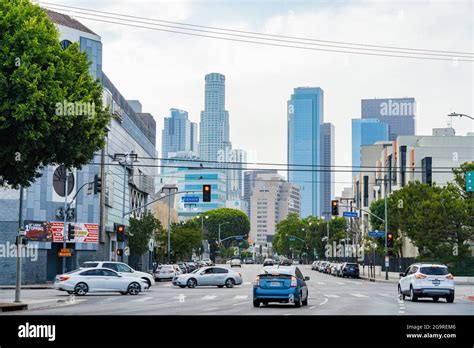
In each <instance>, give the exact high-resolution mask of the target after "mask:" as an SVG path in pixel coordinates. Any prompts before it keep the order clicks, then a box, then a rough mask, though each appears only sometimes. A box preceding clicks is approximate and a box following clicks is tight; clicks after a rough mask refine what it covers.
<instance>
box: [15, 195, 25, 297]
mask: <svg viewBox="0 0 474 348" xmlns="http://www.w3.org/2000/svg"><path fill="white" fill-rule="evenodd" d="M22 228H23V186H20V211H19V213H18V237H17V242H16V244H17V246H16V285H15V302H16V303H21V300H20V294H21V247H22V244H21V238H23V237H22V236H21V230H22Z"/></svg>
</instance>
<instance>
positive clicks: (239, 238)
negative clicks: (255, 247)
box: [235, 236, 244, 240]
mask: <svg viewBox="0 0 474 348" xmlns="http://www.w3.org/2000/svg"><path fill="white" fill-rule="evenodd" d="M235 239H236V240H242V239H244V236H235Z"/></svg>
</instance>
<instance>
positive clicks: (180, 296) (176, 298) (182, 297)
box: [171, 294, 186, 300]
mask: <svg viewBox="0 0 474 348" xmlns="http://www.w3.org/2000/svg"><path fill="white" fill-rule="evenodd" d="M185 298H186V296H185V295H183V294H181V295H178V296H174V297H172V298H171V299H172V300H184V299H185Z"/></svg>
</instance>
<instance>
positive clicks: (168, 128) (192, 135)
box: [161, 109, 198, 158]
mask: <svg viewBox="0 0 474 348" xmlns="http://www.w3.org/2000/svg"><path fill="white" fill-rule="evenodd" d="M161 139H162V140H161V144H162V145H161V149H162V150H161V151H162V157H163V158H168V157H169V153H171V152H180V151H190V152H193V153H196V154H197V150H198V149H197V124H196V123H194V122H191V121H190V120H189V119H188V113H187V111H184V110H179V109H170V117H165V120H164V128H163V131H162V138H161Z"/></svg>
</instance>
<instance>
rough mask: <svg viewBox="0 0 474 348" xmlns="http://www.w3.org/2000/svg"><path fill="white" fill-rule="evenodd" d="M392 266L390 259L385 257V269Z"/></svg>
mask: <svg viewBox="0 0 474 348" xmlns="http://www.w3.org/2000/svg"><path fill="white" fill-rule="evenodd" d="M389 265H390V259H389V258H388V256H385V267H388V266H389Z"/></svg>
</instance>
